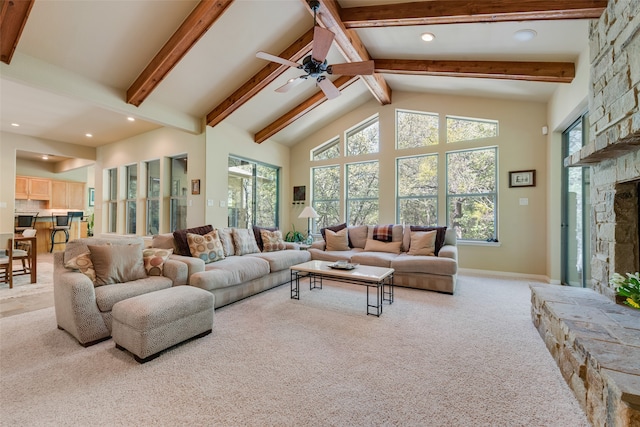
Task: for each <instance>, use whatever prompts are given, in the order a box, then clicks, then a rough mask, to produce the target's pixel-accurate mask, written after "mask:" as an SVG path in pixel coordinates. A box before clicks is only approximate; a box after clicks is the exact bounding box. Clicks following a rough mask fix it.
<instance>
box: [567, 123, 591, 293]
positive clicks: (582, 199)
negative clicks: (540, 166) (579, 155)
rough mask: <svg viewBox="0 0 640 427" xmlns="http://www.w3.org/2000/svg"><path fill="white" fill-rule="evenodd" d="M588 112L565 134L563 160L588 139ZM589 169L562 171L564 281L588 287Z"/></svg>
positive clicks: (572, 284)
mask: <svg viewBox="0 0 640 427" xmlns="http://www.w3.org/2000/svg"><path fill="white" fill-rule="evenodd" d="M587 131H588V123H587V117H586V114H585V115H584V116H582V117H580V119H578V120H577V121H576V122H574V123H573V124H572V125H571V126H569V128H568V129H567V130H566V131H565V132H564V133H563V135H562V136H563V138H562V144H563V147H562V151H563V156H562V157H563V159H564V158H566V157H567V156H569V155H571V154H572V153H575V152H576V151H578V150H580V149H581V148H582V147H583V146H584V145H585V143H586V142H587V139H588V138H587ZM589 171H590V169H589V168H588V167H585V168H582V167H565V168H564V169H563V171H562V199H563V200H562V225H561V227H562V273H561V275H562V284H563V285H565V286H577V287H587V286H588V284H589V281H590V279H591V269H590V266H591V218H590V212H591V204H590V201H589V199H590V191H589V190H590V182H589V179H590V175H589Z"/></svg>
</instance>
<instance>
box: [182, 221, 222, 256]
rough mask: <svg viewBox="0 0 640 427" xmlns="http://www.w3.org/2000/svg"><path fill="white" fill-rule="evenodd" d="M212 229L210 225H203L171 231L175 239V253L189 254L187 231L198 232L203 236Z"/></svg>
mask: <svg viewBox="0 0 640 427" xmlns="http://www.w3.org/2000/svg"><path fill="white" fill-rule="evenodd" d="M212 230H213V227H212V226H211V225H203V226H201V227H194V228H185V229H184V230H176V231H174V232H173V238H174V239H175V245H176V254H178V255H184V256H191V251H189V244H188V243H187V233H192V234H200V235H201V236H204V235H205V234H207V233H210V232H211V231H212Z"/></svg>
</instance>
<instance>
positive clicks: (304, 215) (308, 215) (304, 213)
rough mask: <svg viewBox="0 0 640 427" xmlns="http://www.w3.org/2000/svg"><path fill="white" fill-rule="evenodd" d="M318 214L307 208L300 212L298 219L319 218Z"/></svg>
mask: <svg viewBox="0 0 640 427" xmlns="http://www.w3.org/2000/svg"><path fill="white" fill-rule="evenodd" d="M318 216H319V215H318V212H316V211H315V209H313V208H312V207H311V206H307V207H306V208H304V209H303V210H302V212H300V215H298V218H318Z"/></svg>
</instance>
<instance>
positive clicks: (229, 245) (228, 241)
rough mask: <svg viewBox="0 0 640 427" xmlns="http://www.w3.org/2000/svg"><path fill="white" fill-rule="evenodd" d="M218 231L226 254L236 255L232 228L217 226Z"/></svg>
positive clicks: (226, 255)
mask: <svg viewBox="0 0 640 427" xmlns="http://www.w3.org/2000/svg"><path fill="white" fill-rule="evenodd" d="M216 231H217V232H218V238H219V239H220V242H221V243H222V249H224V256H225V257H228V256H232V255H235V248H234V247H233V236H232V234H231V228H229V227H225V228H216Z"/></svg>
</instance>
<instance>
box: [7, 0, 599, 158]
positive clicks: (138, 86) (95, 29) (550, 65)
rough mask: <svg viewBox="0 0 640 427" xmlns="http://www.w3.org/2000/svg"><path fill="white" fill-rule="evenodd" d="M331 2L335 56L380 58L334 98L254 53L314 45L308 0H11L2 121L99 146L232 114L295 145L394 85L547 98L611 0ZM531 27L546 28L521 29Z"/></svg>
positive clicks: (327, 3)
mask: <svg viewBox="0 0 640 427" xmlns="http://www.w3.org/2000/svg"><path fill="white" fill-rule="evenodd" d="M319 3H320V8H319V10H318V15H317V22H318V24H319V25H320V26H321V27H324V28H327V29H329V30H330V31H332V32H333V33H334V34H335V39H334V41H333V45H332V47H331V49H330V51H329V54H328V56H327V61H328V62H329V63H330V64H335V63H343V62H356V61H364V60H368V59H373V60H374V63H375V73H374V74H373V75H370V76H360V77H351V76H330V78H331V79H332V80H333V81H334V84H335V85H336V86H338V87H339V88H340V89H341V90H342V95H341V96H340V97H338V98H336V99H332V100H330V101H327V100H326V98H325V96H324V94H323V92H322V91H320V89H319V88H317V87H316V86H315V85H314V84H313V82H312V81H311V80H307V81H305V82H304V83H302V84H300V85H298V86H296V87H295V88H293V89H291V90H290V91H289V92H287V93H275V92H274V89H276V88H278V87H280V86H282V85H283V84H285V83H286V82H287V80H289V79H291V78H295V77H297V76H299V75H300V73H301V71H300V70H297V69H294V68H291V67H288V66H285V65H281V64H278V63H273V62H268V61H264V60H262V59H258V58H256V56H255V55H256V52H258V51H265V52H269V53H271V54H274V55H277V56H280V57H282V58H285V59H287V60H291V61H294V62H300V61H301V59H302V58H304V57H305V56H306V55H308V54H309V52H310V51H311V48H312V40H313V12H312V11H311V9H310V8H309V4H308V2H307V0H235V1H234V0H215V1H205V0H203V1H192V0H174V1H172V0H167V1H126V2H119V1H100V0H94V1H91V2H86V1H80V0H71V1H56V0H48V1H44V0H36V1H26V0H22V1H21V0H11V1H10V0H2V1H1V2H0V7H1V15H0V17H1V21H0V40H1V41H0V47H1V52H0V53H1V55H2V56H1V59H2V64H0V67H1V68H0V73H1V75H0V78H1V79H0V95H1V98H0V107H1V111H0V113H1V120H0V126H1V127H0V128H1V129H2V130H3V131H6V132H14V133H22V134H26V135H31V136H36V137H41V138H46V139H50V140H54V141H62V142H70V143H74V144H81V145H89V146H99V145H102V144H106V143H109V142H113V141H117V140H120V139H124V138H127V137H130V136H133V135H136V134H139V133H142V132H146V131H149V130H151V129H154V128H157V127H160V126H170V127H174V128H178V129H182V130H185V131H187V132H193V133H199V132H201V131H202V130H203V129H202V126H203V123H206V124H207V125H209V126H216V125H218V124H219V123H221V122H222V121H228V122H230V123H231V124H233V125H235V126H237V127H240V128H241V129H244V130H246V131H247V132H249V133H250V134H252V135H254V139H255V141H256V142H263V141H265V140H269V139H271V140H273V141H276V142H279V143H282V144H286V145H292V144H295V143H296V142H297V141H298V140H299V139H300V138H303V137H304V136H306V135H307V134H308V133H310V132H313V131H315V130H317V129H318V128H319V127H321V126H323V125H325V124H326V123H329V122H330V121H332V120H334V119H335V118H336V117H339V116H340V115H341V114H343V113H344V112H346V111H348V110H349V109H352V108H354V107H356V106H358V105H360V104H362V103H364V102H367V101H370V100H371V99H375V100H376V101H377V102H379V103H380V104H381V105H387V104H392V103H393V92H394V91H415V92H431V93H450V94H464V95H477V96H488V97H502V98H511V99H528V100H536V101H540V102H544V101H547V100H548V99H549V97H550V96H551V94H552V93H553V91H554V90H555V89H556V88H557V86H558V85H561V84H566V83H568V82H571V80H572V78H573V77H574V72H575V66H574V63H575V61H576V60H577V57H578V55H579V53H581V52H582V51H583V50H584V49H585V48H586V47H587V38H588V34H587V32H588V25H587V20H588V19H590V18H596V17H599V16H600V14H601V13H602V11H603V10H604V8H605V7H606V3H607V2H606V1H604V0H568V1H562V2H558V1H542V0H523V1H518V2H513V1H509V0H477V1H474V2H469V1H458V0H430V1H422V2H414V3H406V2H404V1H398V0H386V1H374V0H371V1H365V0H338V1H335V0H320V1H319ZM523 29H530V30H534V31H535V33H536V37H535V38H533V39H532V40H530V41H519V40H517V39H515V38H514V33H516V32H517V31H518V30H523ZM425 32H429V33H432V34H434V35H435V40H434V41H432V42H430V43H426V42H423V41H422V40H421V39H420V35H421V34H422V33H425ZM129 116H130V117H134V118H135V119H136V121H135V122H130V121H127V120H126V117H129ZM12 123H17V124H20V126H19V127H15V126H12ZM86 133H91V134H92V135H93V136H92V137H91V138H89V137H87V136H85V134H86Z"/></svg>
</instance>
